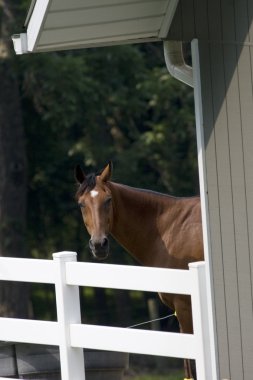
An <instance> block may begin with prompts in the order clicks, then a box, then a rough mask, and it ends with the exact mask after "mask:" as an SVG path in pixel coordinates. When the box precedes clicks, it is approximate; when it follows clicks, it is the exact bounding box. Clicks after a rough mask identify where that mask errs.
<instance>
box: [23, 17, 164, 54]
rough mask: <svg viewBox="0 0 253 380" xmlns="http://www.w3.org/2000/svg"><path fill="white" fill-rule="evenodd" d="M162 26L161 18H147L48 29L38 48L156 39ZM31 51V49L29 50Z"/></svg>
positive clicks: (44, 32) (43, 33)
mask: <svg viewBox="0 0 253 380" xmlns="http://www.w3.org/2000/svg"><path fill="white" fill-rule="evenodd" d="M160 24H161V17H160V16H157V17H152V18H145V19H143V20H142V22H140V20H139V19H134V20H123V21H117V22H113V23H111V24H101V25H99V26H98V25H96V24H88V25H81V26H76V27H73V28H59V29H54V30H51V29H46V30H44V31H43V32H42V34H41V37H40V39H39V44H38V46H41V45H49V46H50V44H57V43H65V44H68V43H69V42H78V41H79V42H80V41H82V43H86V44H87V43H88V42H89V40H91V41H96V40H97V39H102V40H103V39H105V38H111V40H112V41H114V36H120V35H121V36H124V39H131V38H132V37H131V36H138V37H139V38H140V37H141V36H144V37H155V36H157V34H158V30H159V28H160ZM29 50H30V49H29Z"/></svg>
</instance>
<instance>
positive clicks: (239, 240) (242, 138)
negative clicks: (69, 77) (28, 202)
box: [13, 0, 253, 380]
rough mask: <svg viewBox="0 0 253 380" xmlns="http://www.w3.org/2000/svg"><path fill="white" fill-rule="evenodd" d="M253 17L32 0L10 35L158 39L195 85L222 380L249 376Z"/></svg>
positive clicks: (159, 6) (252, 7) (53, 42)
mask: <svg viewBox="0 0 253 380" xmlns="http://www.w3.org/2000/svg"><path fill="white" fill-rule="evenodd" d="M252 16H253V3H252V2H251V1H249V0H240V1H239V0H202V1H200V0H72V1H67V0H33V1H32V2H31V6H30V9H29V12H28V16H27V19H26V21H25V31H24V32H23V33H21V34H18V35H14V36H13V41H14V46H15V50H16V53H17V54H23V53H35V52H46V51H55V50H61V49H74V48H88V47H99V46H106V45H115V44H130V43H136V42H138V43H140V42H143V43H145V42H150V41H161V40H162V41H164V51H165V61H166V64H167V67H168V69H169V71H170V72H171V74H172V75H174V76H175V77H176V78H177V79H179V80H182V81H184V82H185V83H187V84H189V85H192V86H193V87H194V97H195V116H196V128H197V140H198V141H197V143H198V162H199V178H200V191H201V203H202V220H203V234H204V243H205V260H206V263H207V265H206V268H207V269H206V270H207V272H208V279H209V281H208V288H209V289H208V290H209V291H208V303H209V315H210V330H211V332H212V334H211V335H212V342H211V347H212V354H211V357H210V360H211V361H212V365H213V368H214V369H215V371H216V373H217V378H218V379H223V380H225V379H230V380H251V379H252V373H253V360H252V355H253V302H252V301H253V300H252V298H253V294H252V293H253V279H252V276H253V234H252V233H251V232H250V231H253V174H252V166H253V149H252V143H253V87H252V76H253V67H252V60H253V24H252ZM183 42H189V43H191V53H192V68H191V67H189V66H187V65H186V64H185V62H184V57H183V53H182V48H181V47H182V43H183ZM129 64H130V62H129ZM203 380H204V379H203Z"/></svg>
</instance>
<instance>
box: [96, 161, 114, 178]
mask: <svg viewBox="0 0 253 380" xmlns="http://www.w3.org/2000/svg"><path fill="white" fill-rule="evenodd" d="M111 176H112V162H111V161H110V162H108V164H107V165H106V166H105V167H104V169H103V170H102V172H101V174H100V176H99V177H100V179H101V180H102V181H103V182H106V181H109V180H110V179H111Z"/></svg>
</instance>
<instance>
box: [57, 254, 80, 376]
mask: <svg viewBox="0 0 253 380" xmlns="http://www.w3.org/2000/svg"><path fill="white" fill-rule="evenodd" d="M76 256H77V254H76V253H75V252H61V253H55V254H53V258H54V262H55V264H56V266H57V271H56V278H55V294H56V306H57V318H58V324H59V333H60V336H59V349H60V359H61V378H62V380H70V379H75V380H85V372H84V358H83V350H82V349H72V348H71V341H70V330H69V329H70V325H71V324H72V323H78V324H80V323H81V312H80V300H79V289H78V287H77V286H70V285H67V284H66V273H65V268H66V263H67V262H68V261H76Z"/></svg>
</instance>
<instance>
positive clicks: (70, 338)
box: [0, 252, 216, 380]
mask: <svg viewBox="0 0 253 380" xmlns="http://www.w3.org/2000/svg"><path fill="white" fill-rule="evenodd" d="M53 259H54V260H37V259H17V258H4V257H1V258H0V280H6V281H23V282H33V283H49V284H55V292H56V306H57V316H58V318H57V322H48V321H37V320H24V319H13V318H0V341H11V342H23V343H35V344H36V343H37V344H47V345H58V346H59V350H60V361H61V375H62V380H84V379H85V371H84V358H83V348H90V349H101V350H109V351H119V352H130V353H137V354H149V355H158V356H169V357H178V358H188V359H195V360H196V367H197V375H198V379H199V380H215V379H216V374H214V373H212V366H211V359H210V355H211V353H210V339H209V324H208V311H207V310H208V308H207V305H206V278H205V264H204V263H203V262H200V263H193V264H190V265H189V270H188V271H185V270H174V269H160V268H147V267H135V266H123V265H109V264H93V263H79V262H76V253H74V252H60V253H55V254H53ZM78 286H90V287H102V288H112V289H128V290H141V291H152V292H163V293H176V294H189V295H191V298H192V309H193V325H194V334H193V335H191V334H179V333H178V334H177V333H169V332H159V331H148V330H138V329H134V330H131V329H126V328H118V327H108V326H95V325H86V324H81V316H80V302H79V290H78ZM1 379H3V378H0V380H1Z"/></svg>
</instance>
